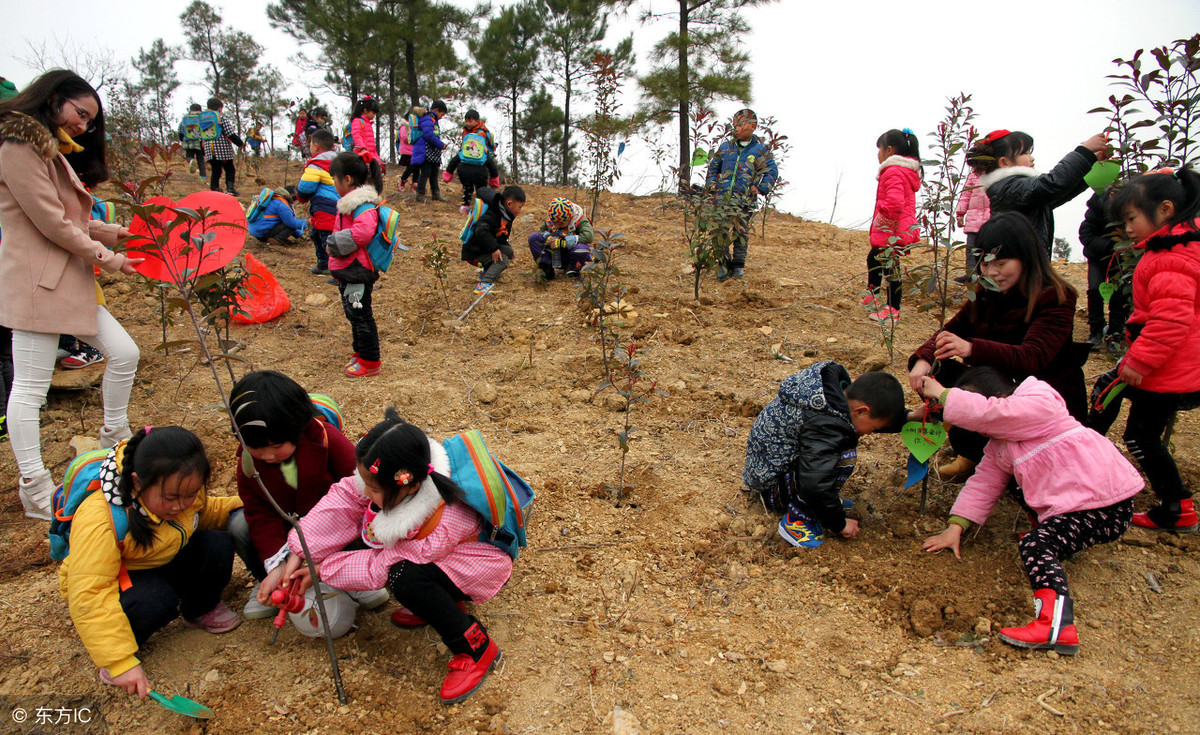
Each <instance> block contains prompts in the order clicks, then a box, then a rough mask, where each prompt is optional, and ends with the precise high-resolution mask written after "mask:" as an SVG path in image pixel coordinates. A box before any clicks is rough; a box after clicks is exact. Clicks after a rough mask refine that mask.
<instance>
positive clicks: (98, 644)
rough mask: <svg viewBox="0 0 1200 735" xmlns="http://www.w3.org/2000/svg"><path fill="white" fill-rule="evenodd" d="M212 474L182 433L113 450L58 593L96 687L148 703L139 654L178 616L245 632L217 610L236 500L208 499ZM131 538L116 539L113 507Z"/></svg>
mask: <svg viewBox="0 0 1200 735" xmlns="http://www.w3.org/2000/svg"><path fill="white" fill-rule="evenodd" d="M209 474H210V467H209V463H208V457H207V456H206V455H205V453H204V445H203V444H202V443H201V442H200V439H199V438H198V437H197V436H196V435H195V434H193V433H192V432H190V431H188V430H187V429H184V428H182V427H179V426H160V427H146V428H145V429H142V430H140V431H138V432H137V433H136V434H134V436H133V438H132V439H130V440H129V441H127V442H121V443H119V444H117V445H116V446H115V447H113V449H112V451H111V452H110V453H109V455H108V457H107V458H106V459H105V460H104V461H103V463H102V464H101V466H100V490H101V492H93V493H92V494H91V495H89V496H88V497H86V498H85V499H84V500H83V502H82V503H80V504H79V508H78V509H77V510H76V512H75V517H74V520H73V521H72V522H71V551H70V555H69V556H67V558H66V560H65V561H63V565H62V567H61V568H60V569H59V572H58V581H59V590H60V591H61V592H62V594H63V596H64V597H65V598H66V599H67V604H68V606H69V607H70V610H71V619H72V620H73V621H74V623H75V629H76V630H77V631H78V632H79V637H80V638H81V639H82V640H83V645H84V646H85V647H86V648H87V650H88V654H89V655H91V657H92V661H94V662H95V663H96V665H97V666H99V667H100V680H101V681H102V682H104V683H105V684H111V685H113V686H118V687H120V688H121V689H124V690H125V691H126V692H127V693H129V694H137V695H138V696H139V697H141V698H142V699H145V698H146V694H147V692H148V691H149V690H150V684H149V682H148V681H147V679H146V673H145V672H144V671H143V670H142V666H141V664H140V662H139V661H138V658H137V656H136V655H135V654H136V653H137V650H138V647H139V646H141V645H142V643H144V642H145V641H146V639H147V638H149V637H150V634H152V633H153V632H154V631H156V630H158V629H160V628H162V627H164V626H166V625H167V624H168V623H170V622H171V621H172V620H174V619H175V618H176V617H178V616H180V615H182V616H183V619H184V624H185V625H188V626H190V627H193V628H203V629H204V630H207V631H208V632H210V633H226V632H228V631H231V630H233V629H234V628H236V627H237V626H238V624H240V623H241V618H239V617H238V615H237V613H235V612H233V611H231V610H229V609H228V608H226V607H225V605H224V604H222V603H221V591H222V590H223V589H224V588H225V585H227V584H228V583H229V578H230V576H231V574H232V572H233V551H234V549H233V539H232V537H231V536H230V535H229V534H228V533H227V532H226V531H225V527H226V526H227V525H228V523H229V515H230V513H231V512H233V511H235V510H237V509H238V508H240V507H241V505H242V501H241V499H240V498H238V497H236V496H233V497H224V498H212V497H208V495H207V494H206V493H205V486H206V485H207V484H208V480H209ZM110 504H111V505H113V506H116V510H117V511H118V512H120V511H122V510H123V511H124V512H125V513H126V515H127V516H128V518H129V531H128V533H127V534H126V535H125V538H124V539H117V537H116V532H115V529H114V526H113V520H112V519H113V516H112V513H111V512H110V510H109V505H110Z"/></svg>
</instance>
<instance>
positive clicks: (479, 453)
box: [259, 408, 532, 704]
mask: <svg viewBox="0 0 1200 735" xmlns="http://www.w3.org/2000/svg"><path fill="white" fill-rule="evenodd" d="M472 435H473V437H474V439H472ZM464 450H466V451H464ZM355 458H356V459H357V462H358V469H357V472H356V473H355V474H354V475H353V476H351V477H348V478H346V479H344V480H342V481H341V482H338V483H336V484H335V485H334V486H333V487H331V488H330V489H329V493H328V494H326V495H325V497H324V498H322V499H321V500H320V501H319V502H318V503H317V505H316V507H314V508H313V509H312V510H311V511H309V513H308V515H306V516H305V517H304V518H302V519H300V525H301V527H302V528H303V530H304V535H305V538H306V539H307V541H308V546H309V550H310V551H311V552H312V556H313V560H314V561H315V562H317V563H318V564H319V565H320V568H319V571H320V575H321V580H322V582H324V583H326V584H329V585H332V586H334V587H337V588H339V589H364V590H365V589H375V588H378V587H380V586H382V585H384V584H386V585H387V587H388V588H389V589H390V590H391V592H392V594H393V595H395V597H396V600H397V601H398V602H399V603H400V604H401V605H403V607H402V608H401V609H399V610H397V611H396V612H395V613H394V614H393V615H392V622H393V623H394V624H395V625H397V626H398V627H402V628H413V627H420V626H424V625H426V624H428V625H430V626H432V627H433V629H434V630H436V631H437V633H438V635H439V636H440V637H441V639H442V642H443V643H444V644H445V645H446V647H447V648H449V649H450V652H451V653H452V654H453V658H451V660H450V664H449V669H450V671H449V673H448V674H447V675H446V678H445V680H444V681H443V683H442V688H441V699H442V702H444V703H447V704H450V703H454V702H460V701H462V700H464V699H466V698H467V697H469V696H470V695H471V694H472V693H473V692H474V691H475V690H476V689H478V688H479V686H480V685H481V684H482V683H483V680H484V678H485V677H486V676H487V675H488V672H489V671H491V670H492V668H493V667H494V666H495V665H496V663H497V662H498V661H499V660H500V648H499V646H498V645H497V644H496V642H495V641H494V640H493V639H492V638H491V637H489V636H488V633H487V629H486V628H484V626H483V624H482V623H481V622H480V621H479V620H478V619H477V618H476V617H474V616H473V615H469V614H468V613H467V612H466V611H465V607H464V604H463V603H466V602H472V603H474V604H477V605H478V604H481V603H483V602H486V601H487V600H489V599H491V598H492V597H494V596H495V595H496V593H497V592H499V591H500V589H501V588H502V587H503V586H504V584H505V583H506V582H507V581H508V578H509V576H510V575H511V574H512V565H513V559H514V558H515V557H516V551H517V548H519V546H520V545H522V542H523V541H524V530H523V528H520V530H519V533H518V535H519V537H520V538H519V539H517V540H516V541H515V542H514V543H513V544H512V546H511V547H508V548H501V546H499V545H497V544H496V543H492V542H490V541H488V540H485V539H488V538H489V534H490V532H485V529H488V521H487V520H486V519H485V517H484V516H483V515H481V513H480V512H479V511H477V510H476V508H477V507H478V502H477V501H473V500H472V495H471V494H469V493H467V491H466V490H465V487H464V486H465V485H466V484H467V483H472V484H474V485H475V486H478V483H479V481H480V478H484V479H483V482H485V483H488V481H489V478H490V479H491V480H493V482H492V483H491V486H492V487H494V486H495V485H497V484H503V485H504V486H505V488H507V491H506V492H509V493H510V494H509V496H508V497H510V498H515V499H517V502H514V503H511V504H509V505H507V506H506V507H505V510H506V511H507V512H509V513H511V514H512V515H513V516H516V517H518V518H519V519H520V521H519V522H520V523H521V524H523V522H524V512H525V510H526V507H523V505H522V503H524V502H525V501H526V500H528V501H531V500H532V495H531V493H529V490H528V485H525V483H524V481H522V480H520V478H519V477H517V476H516V475H515V474H513V473H512V472H511V470H507V468H505V467H504V466H503V465H502V464H500V463H499V462H497V461H496V460H495V458H493V457H492V456H491V455H490V454H489V453H488V452H487V451H486V447H484V446H483V444H482V441H481V440H479V439H478V434H477V433H476V432H468V434H466V435H459V436H456V437H453V438H452V439H448V440H446V442H445V445H443V444H440V443H438V442H436V441H433V440H431V439H430V438H429V437H427V436H426V435H425V433H424V432H422V431H421V430H420V429H419V428H417V427H415V426H413V425H412V424H408V423H406V422H404V421H403V420H402V419H401V418H400V416H399V414H397V413H396V409H395V408H389V409H388V410H387V412H386V413H385V414H384V420H383V421H382V422H380V423H379V424H377V425H376V426H375V427H374V428H373V429H371V431H370V432H368V433H367V435H366V436H365V437H363V438H362V439H361V440H360V441H359V442H358V445H357V446H356V447H355ZM456 458H458V459H457V460H456ZM451 478H457V480H455V479H451ZM460 484H461V485H462V486H460ZM515 488H520V489H521V490H523V491H524V493H520V492H516V491H515ZM484 492H488V491H484ZM513 527H514V526H513V524H511V523H510V524H506V525H504V527H503V528H504V529H507V528H513ZM355 539H361V540H362V542H363V543H364V544H365V545H366V546H367V547H368V548H367V549H365V550H362V551H342V549H343V548H344V547H345V546H346V545H347V544H348V543H350V542H351V541H354V540H355ZM288 542H289V545H290V549H291V554H290V556H289V558H288V559H287V560H286V561H285V562H284V563H283V564H281V565H280V566H279V567H277V569H276V571H275V572H272V574H271V575H269V576H268V578H267V580H265V581H264V582H263V584H262V585H261V586H260V588H259V596H260V600H261V599H263V596H264V595H269V594H270V592H271V591H272V590H273V589H276V588H278V587H279V586H280V585H284V586H286V585H289V584H292V583H295V584H296V585H298V588H299V589H300V590H301V591H303V589H304V588H306V587H307V586H309V585H310V584H311V572H310V570H309V569H307V568H301V563H302V562H303V557H302V556H300V555H299V554H300V551H301V549H300V544H299V539H298V538H297V535H296V532H295V531H292V532H291V534H290V535H289V536H288ZM509 548H511V550H509ZM506 551H507V553H506Z"/></svg>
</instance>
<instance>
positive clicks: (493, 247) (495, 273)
mask: <svg viewBox="0 0 1200 735" xmlns="http://www.w3.org/2000/svg"><path fill="white" fill-rule="evenodd" d="M479 200H480V202H482V204H483V208H482V210H483V211H482V213H481V214H480V215H479V218H478V219H477V220H475V221H474V222H468V223H467V229H469V232H467V231H466V230H464V232H463V246H462V259H463V260H465V261H467V262H468V263H470V264H472V265H477V266H479V267H480V268H483V272H482V273H480V274H479V282H478V283H476V284H475V293H478V294H484V293H487V292H488V291H491V290H492V288H493V287H494V286H495V285H496V280H497V279H498V278H500V274H501V273H503V272H504V269H505V268H507V267H508V263H509V261H511V260H512V259H513V249H512V245H509V244H508V237H509V235H511V234H512V223H513V221H514V220H516V218H517V217H519V216H520V215H521V210H522V209H524V208H525V190H524V189H522V188H521V187H519V186H506V187H504V191H503V192H497V191H495V190H493V189H489V188H487V187H484V188H482V189H480V190H479Z"/></svg>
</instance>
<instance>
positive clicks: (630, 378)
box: [600, 341, 666, 501]
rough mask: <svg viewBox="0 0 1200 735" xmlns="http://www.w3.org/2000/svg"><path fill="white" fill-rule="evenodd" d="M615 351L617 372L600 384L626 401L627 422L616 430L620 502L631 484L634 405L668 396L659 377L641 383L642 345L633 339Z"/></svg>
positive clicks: (616, 496) (616, 494) (615, 490)
mask: <svg viewBox="0 0 1200 735" xmlns="http://www.w3.org/2000/svg"><path fill="white" fill-rule="evenodd" d="M614 352H615V356H616V357H617V358H618V361H619V365H618V366H617V369H616V371H615V372H610V373H609V374H608V380H607V382H605V383H604V385H602V386H600V390H604V389H605V388H608V387H610V386H611V387H612V388H613V389H615V390H616V391H617V394H618V395H620V396H621V400H622V401H623V402H624V405H623V406H622V409H621V411H622V413H623V414H624V423H623V425H622V427H621V430H620V431H618V432H617V444H618V445H619V446H620V448H621V471H620V475H619V477H618V479H617V486H616V487H615V488H613V500H615V501H620V500H621V498H622V497H624V494H625V488H627V487H630V486H629V485H626V484H625V460H626V458H627V457H628V455H629V444H630V441H631V440H632V435H633V431H634V429H635V428H636V427H634V426H632V425H631V423H630V422H631V420H632V418H633V406H634V404H636V403H645V402H647V401H649V400H650V395H651V394H653V393H658V394H659V395H666V393H664V392H663V391H661V390H658V387H657V386H658V381H657V380H655V381H651V383H650V385H649V386H644V385H642V378H643V377H644V375H645V373H644V372H642V369H641V366H642V355H644V354H645V353H646V350H645V349H644V348H643V347H642V346H641V345H639V344H638V343H637V342H632V341H631V342H629V344H627V345H625V346H624V347H623V348H620V349H616V350H615V351H614Z"/></svg>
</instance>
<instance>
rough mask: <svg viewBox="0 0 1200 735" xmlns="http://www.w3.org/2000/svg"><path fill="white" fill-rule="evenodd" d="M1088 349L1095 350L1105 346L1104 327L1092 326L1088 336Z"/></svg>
mask: <svg viewBox="0 0 1200 735" xmlns="http://www.w3.org/2000/svg"><path fill="white" fill-rule="evenodd" d="M1087 343H1088V349H1090V350H1091V351H1093V352H1095V351H1096V350H1098V349H1100V348H1101V347H1103V346H1104V327H1103V326H1100V327H1092V331H1091V333H1090V334H1089V335H1088V338H1087Z"/></svg>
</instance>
